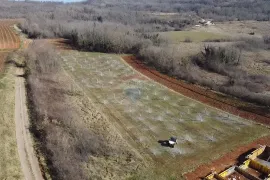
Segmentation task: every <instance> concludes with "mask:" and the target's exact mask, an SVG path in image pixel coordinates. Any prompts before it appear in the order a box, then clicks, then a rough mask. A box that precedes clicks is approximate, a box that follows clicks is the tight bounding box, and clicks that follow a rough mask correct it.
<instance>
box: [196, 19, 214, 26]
mask: <svg viewBox="0 0 270 180" xmlns="http://www.w3.org/2000/svg"><path fill="white" fill-rule="evenodd" d="M212 21H213V20H211V19H208V20H205V19H201V20H200V21H199V23H200V24H201V25H203V26H210V25H214V23H213V22H212Z"/></svg>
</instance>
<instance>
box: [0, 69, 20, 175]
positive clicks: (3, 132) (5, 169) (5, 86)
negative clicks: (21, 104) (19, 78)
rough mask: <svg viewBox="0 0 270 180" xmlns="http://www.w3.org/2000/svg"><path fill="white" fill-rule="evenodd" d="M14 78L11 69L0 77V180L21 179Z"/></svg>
mask: <svg viewBox="0 0 270 180" xmlns="http://www.w3.org/2000/svg"><path fill="white" fill-rule="evenodd" d="M14 86H15V77H14V75H13V74H12V68H8V69H6V71H5V73H1V75H0V136H1V138H0V179H14V180H15V179H16V180H17V179H23V175H22V172H21V165H20V161H19V155H18V150H17V141H16V129H15V121H14V108H15V107H14V106H15V87H14Z"/></svg>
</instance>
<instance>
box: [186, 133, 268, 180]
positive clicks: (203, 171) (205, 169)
mask: <svg viewBox="0 0 270 180" xmlns="http://www.w3.org/2000/svg"><path fill="white" fill-rule="evenodd" d="M259 145H268V146H270V136H267V137H263V138H260V139H258V140H256V141H254V142H252V143H250V144H248V145H245V146H242V147H239V148H237V149H236V150H234V151H232V152H229V153H228V154H226V155H224V156H223V157H221V158H219V159H217V160H215V161H213V162H211V163H209V164H203V165H201V166H199V167H198V168H197V169H196V170H195V171H193V172H190V173H187V174H185V178H186V179H188V180H195V179H201V178H203V177H205V176H207V175H208V174H210V173H211V172H212V171H215V172H217V173H219V172H221V171H223V170H225V169H226V168H228V167H230V166H232V165H235V164H237V163H238V162H239V161H240V163H241V162H242V161H243V160H244V157H245V155H246V154H247V152H248V151H250V150H252V149H254V148H258V147H259ZM238 160H239V161H238Z"/></svg>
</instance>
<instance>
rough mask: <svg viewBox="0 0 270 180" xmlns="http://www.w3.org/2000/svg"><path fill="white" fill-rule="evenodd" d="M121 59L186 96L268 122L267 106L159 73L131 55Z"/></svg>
mask: <svg viewBox="0 0 270 180" xmlns="http://www.w3.org/2000/svg"><path fill="white" fill-rule="evenodd" d="M123 59H124V60H125V61H126V62H127V63H128V64H129V65H131V66H132V67H133V68H134V69H136V70H137V71H139V72H141V73H142V74H144V75H146V76H147V77H149V78H151V79H153V80H155V81H157V82H159V83H161V84H163V85H165V86H167V87H168V88H170V89H172V90H174V91H176V92H179V93H181V94H183V95H185V96H187V97H190V98H192V99H195V100H198V101H200V102H202V103H205V104H207V105H210V106H213V107H216V108H218V109H221V110H223V111H226V112H229V113H231V114H234V115H237V116H240V117H242V118H245V119H250V120H253V121H256V122H258V123H262V124H266V125H269V124H270V112H269V110H268V109H267V108H264V107H261V106H257V105H254V104H250V103H246V102H243V101H241V100H239V99H236V98H233V97H229V96H226V95H224V94H221V93H218V92H214V91H211V90H209V89H206V88H203V87H201V86H197V85H194V84H187V83H186V82H184V81H181V80H177V79H175V78H172V77H169V76H167V75H165V74H161V73H160V72H158V71H157V70H155V69H153V68H150V67H147V66H146V65H145V64H144V63H142V62H141V61H139V60H137V59H136V58H135V57H133V56H125V57H123Z"/></svg>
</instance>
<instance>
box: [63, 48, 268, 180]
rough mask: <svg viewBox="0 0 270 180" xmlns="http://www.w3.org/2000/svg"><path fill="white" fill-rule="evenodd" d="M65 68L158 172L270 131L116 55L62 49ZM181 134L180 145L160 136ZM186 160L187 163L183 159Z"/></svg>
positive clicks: (177, 172) (191, 164)
mask: <svg viewBox="0 0 270 180" xmlns="http://www.w3.org/2000/svg"><path fill="white" fill-rule="evenodd" d="M62 60H63V64H64V68H65V69H66V71H67V72H68V73H69V74H71V75H72V77H73V78H74V79H75V81H76V83H77V84H78V85H79V86H80V87H82V88H83V90H84V91H85V93H86V94H87V95H88V97H89V98H90V99H91V100H92V101H93V102H94V103H95V104H96V106H97V107H100V108H101V110H102V112H103V113H104V114H105V115H106V116H107V117H108V118H109V120H110V121H111V122H112V123H116V124H117V127H119V128H118V130H119V132H120V133H121V134H122V136H123V137H124V138H126V139H127V140H128V141H129V142H130V143H131V144H132V145H133V147H135V146H136V147H135V148H136V149H137V150H138V151H139V152H140V153H141V154H142V155H145V156H147V157H151V158H150V159H152V160H153V162H155V163H156V166H157V167H159V168H156V169H158V170H157V171H159V170H160V171H159V173H161V174H164V176H166V175H168V174H172V175H171V176H173V177H176V178H180V177H181V176H182V174H183V173H185V172H187V171H190V170H192V169H194V168H195V167H197V166H198V165H200V164H202V163H205V162H209V161H211V160H213V159H215V158H217V157H219V156H221V155H223V154H225V153H226V152H229V151H230V150H232V149H233V148H235V147H237V146H240V145H243V144H246V143H249V142H251V141H253V140H255V139H257V138H259V137H262V136H264V135H268V134H270V131H269V130H268V129H267V128H265V127H263V126H259V125H256V124H254V123H253V122H250V121H248V120H245V119H242V118H240V117H237V116H234V115H231V114H228V113H225V112H222V111H219V110H217V109H215V108H212V107H209V106H206V105H204V104H201V103H199V102H197V101H194V100H192V99H189V98H187V97H185V96H182V95H180V94H178V93H175V92H173V91H171V90H169V89H168V88H166V87H163V86H161V85H160V84H158V83H155V82H153V81H151V80H149V79H147V78H144V77H143V76H142V75H140V74H138V73H137V72H135V71H134V70H133V69H131V68H130V67H129V66H128V65H127V64H125V63H124V61H123V60H122V59H121V58H120V57H119V56H117V55H109V54H99V53H94V54H92V53H86V52H77V51H70V52H62ZM170 136H176V137H177V138H178V140H179V143H178V144H177V146H176V147H175V148H168V147H163V146H161V145H160V144H159V143H158V142H157V141H158V140H166V139H168V138H169V137H170ZM183 162H185V163H183Z"/></svg>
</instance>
